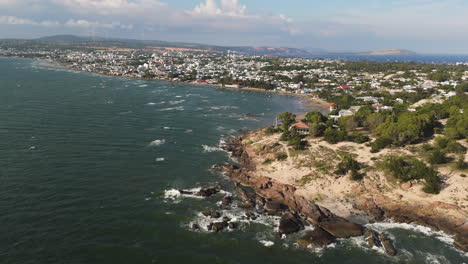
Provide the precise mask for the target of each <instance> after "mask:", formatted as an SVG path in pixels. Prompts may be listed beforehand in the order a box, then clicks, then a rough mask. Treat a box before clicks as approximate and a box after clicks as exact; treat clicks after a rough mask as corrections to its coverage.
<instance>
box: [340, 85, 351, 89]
mask: <svg viewBox="0 0 468 264" xmlns="http://www.w3.org/2000/svg"><path fill="white" fill-rule="evenodd" d="M350 88H351V86H349V85H341V86H338V89H350Z"/></svg>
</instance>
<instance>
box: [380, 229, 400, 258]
mask: <svg viewBox="0 0 468 264" xmlns="http://www.w3.org/2000/svg"><path fill="white" fill-rule="evenodd" d="M380 241H381V243H382V246H383V248H384V249H385V252H387V254H389V255H390V256H396V254H397V251H396V249H395V247H394V246H393V244H392V241H391V240H390V239H389V238H388V237H387V235H385V233H380Z"/></svg>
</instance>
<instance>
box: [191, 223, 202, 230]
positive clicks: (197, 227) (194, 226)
mask: <svg viewBox="0 0 468 264" xmlns="http://www.w3.org/2000/svg"><path fill="white" fill-rule="evenodd" d="M192 230H193V231H196V230H200V226H199V225H198V224H192Z"/></svg>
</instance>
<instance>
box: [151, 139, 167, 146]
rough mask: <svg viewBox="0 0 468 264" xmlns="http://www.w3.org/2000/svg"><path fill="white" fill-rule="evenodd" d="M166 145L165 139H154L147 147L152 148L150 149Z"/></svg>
mask: <svg viewBox="0 0 468 264" xmlns="http://www.w3.org/2000/svg"><path fill="white" fill-rule="evenodd" d="M165 143H166V140H165V139H156V140H154V141H152V142H151V143H150V144H149V146H152V147H157V146H161V145H163V144H165Z"/></svg>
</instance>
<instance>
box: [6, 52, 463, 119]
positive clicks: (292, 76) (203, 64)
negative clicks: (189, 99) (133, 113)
mask: <svg viewBox="0 0 468 264" xmlns="http://www.w3.org/2000/svg"><path fill="white" fill-rule="evenodd" d="M0 56H4V57H21V58H32V59H41V60H45V61H49V62H52V63H54V64H56V65H58V66H62V67H66V68H70V69H73V70H78V71H86V72H93V73H99V74H106V75H111V76H122V77H130V78H145V79H155V80H166V81H174V82H182V83H189V84H198V85H214V86H220V87H225V88H233V89H259V90H265V91H270V92H280V93H286V94H292V95H302V96H303V97H304V98H309V99H315V100H317V101H321V102H323V103H325V104H329V105H328V106H329V111H330V112H331V114H332V115H333V116H334V118H339V117H342V116H348V115H352V114H354V113H355V112H356V111H357V109H358V108H357V107H354V108H350V107H351V106H353V105H354V106H356V105H367V104H371V105H372V106H373V107H374V109H375V110H377V111H385V110H392V109H393V107H395V104H400V105H406V106H407V108H408V110H410V111H414V109H415V107H417V106H418V105H419V104H421V103H424V102H442V101H444V100H446V99H448V98H450V97H452V96H455V95H456V92H455V90H456V89H457V87H459V89H466V88H460V85H461V84H463V82H465V81H468V65H466V64H463V63H457V64H456V65H429V64H427V65H424V64H416V63H366V62H348V61H343V60H334V59H305V58H281V57H268V56H252V55H243V54H239V53H238V52H235V51H229V50H228V51H227V52H224V53H223V52H217V51H210V50H190V49H180V48H157V47H154V48H152V49H148V48H146V49H129V48H109V47H79V48H76V47H74V48H70V49H68V48H50V47H48V46H45V47H43V46H41V45H40V46H39V47H23V46H21V45H19V46H15V45H11V44H9V43H0ZM351 104H353V105H351Z"/></svg>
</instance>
